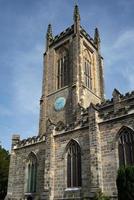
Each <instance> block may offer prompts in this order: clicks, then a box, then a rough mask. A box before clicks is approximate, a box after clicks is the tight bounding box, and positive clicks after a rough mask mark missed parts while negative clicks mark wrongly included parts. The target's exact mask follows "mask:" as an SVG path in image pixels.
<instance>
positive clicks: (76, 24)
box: [74, 1, 80, 33]
mask: <svg viewBox="0 0 134 200" xmlns="http://www.w3.org/2000/svg"><path fill="white" fill-rule="evenodd" d="M79 31H80V12H79V7H78V4H77V3H76V1H75V7H74V33H78V32H79Z"/></svg>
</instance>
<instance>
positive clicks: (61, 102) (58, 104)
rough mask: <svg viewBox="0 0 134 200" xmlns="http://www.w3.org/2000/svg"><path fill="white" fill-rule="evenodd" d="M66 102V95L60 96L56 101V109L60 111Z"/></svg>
mask: <svg viewBox="0 0 134 200" xmlns="http://www.w3.org/2000/svg"><path fill="white" fill-rule="evenodd" d="M65 104H66V99H65V98H64V97H59V98H57V99H56V101H55V103H54V108H55V110H56V111H60V110H62V109H63V108H64V106H65Z"/></svg>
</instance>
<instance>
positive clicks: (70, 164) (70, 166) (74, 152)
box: [67, 140, 81, 187]
mask: <svg viewBox="0 0 134 200" xmlns="http://www.w3.org/2000/svg"><path fill="white" fill-rule="evenodd" d="M80 186H81V149H80V146H79V144H78V143H77V142H76V141H75V140H71V141H70V142H69V144H68V146H67V187H80Z"/></svg>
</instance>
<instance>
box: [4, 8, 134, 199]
mask: <svg viewBox="0 0 134 200" xmlns="http://www.w3.org/2000/svg"><path fill="white" fill-rule="evenodd" d="M73 20H74V23H73V25H72V26H71V27H69V28H67V29H66V30H65V31H63V32H61V33H60V34H59V35H57V36H54V35H53V31H52V26H51V25H50V24H49V25H48V29H47V34H46V52H45V53H44V73H43V86H42V96H41V100H40V124H39V134H38V135H37V136H33V137H32V138H27V139H23V140H21V139H20V136H19V135H13V138H12V149H11V159H10V169H9V180H8V192H7V199H12V200H13V199H16V200H20V199H23V200H28V199H32V200H35V199H40V200H59V199H60V200H67V199H70V200H76V199H81V200H84V199H87V200H93V199H94V197H95V196H96V195H97V194H98V192H100V191H101V192H102V193H103V194H104V195H106V196H108V197H109V198H110V199H111V200H113V199H114V200H116V199H117V187H116V179H117V170H118V168H119V166H125V165H126V166H127V165H134V156H133V153H134V91H132V93H126V94H125V95H122V94H121V93H120V92H119V91H118V90H117V89H115V90H114V92H113V98H112V99H111V100H105V101H103V100H104V82H103V58H102V56H101V51H100V36H99V31H98V29H97V28H96V29H95V32H94V38H91V37H90V36H89V34H88V33H87V32H86V31H85V30H84V29H83V28H82V26H81V25H80V12H79V8H78V6H77V5H75V8H74V16H73ZM126 147H127V148H126ZM128 152H129V154H128Z"/></svg>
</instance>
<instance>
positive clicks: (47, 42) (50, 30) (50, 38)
mask: <svg viewBox="0 0 134 200" xmlns="http://www.w3.org/2000/svg"><path fill="white" fill-rule="evenodd" d="M52 39H53V33H52V25H51V24H48V28H47V34H46V49H47V50H48V48H49V45H50V42H51V40H52Z"/></svg>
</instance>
